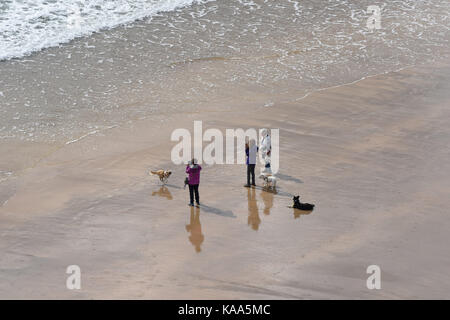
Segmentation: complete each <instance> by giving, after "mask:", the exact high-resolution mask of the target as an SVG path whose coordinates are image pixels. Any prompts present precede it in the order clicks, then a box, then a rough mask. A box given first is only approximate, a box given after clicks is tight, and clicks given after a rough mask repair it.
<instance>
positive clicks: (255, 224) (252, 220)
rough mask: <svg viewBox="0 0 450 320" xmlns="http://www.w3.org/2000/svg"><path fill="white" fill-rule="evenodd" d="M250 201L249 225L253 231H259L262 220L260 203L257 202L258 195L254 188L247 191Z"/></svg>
mask: <svg viewBox="0 0 450 320" xmlns="http://www.w3.org/2000/svg"><path fill="white" fill-rule="evenodd" d="M247 199H248V225H249V226H251V227H252V229H253V230H255V231H257V230H258V228H259V224H260V223H261V219H260V218H259V212H258V203H257V202H256V193H255V189H254V188H248V190H247Z"/></svg>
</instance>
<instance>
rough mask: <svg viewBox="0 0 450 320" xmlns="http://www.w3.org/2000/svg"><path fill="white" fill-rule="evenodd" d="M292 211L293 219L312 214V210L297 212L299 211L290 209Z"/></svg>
mask: <svg viewBox="0 0 450 320" xmlns="http://www.w3.org/2000/svg"><path fill="white" fill-rule="evenodd" d="M292 210H293V211H294V212H293V213H294V219H297V218H300V216H302V215H308V214H310V213H311V212H313V210H309V211H306V210H299V209H295V208H292Z"/></svg>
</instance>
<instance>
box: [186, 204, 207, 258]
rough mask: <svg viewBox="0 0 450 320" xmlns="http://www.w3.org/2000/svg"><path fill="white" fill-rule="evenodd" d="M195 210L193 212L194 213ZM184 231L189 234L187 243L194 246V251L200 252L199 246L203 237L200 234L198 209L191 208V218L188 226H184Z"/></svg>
mask: <svg viewBox="0 0 450 320" xmlns="http://www.w3.org/2000/svg"><path fill="white" fill-rule="evenodd" d="M194 210H195V212H194ZM186 231H187V232H190V233H191V235H190V236H189V241H190V242H191V243H192V244H193V245H194V247H195V251H196V252H200V251H202V248H201V245H202V243H203V240H205V236H204V235H203V233H202V225H201V224H200V208H197V207H196V208H195V209H194V207H191V218H190V222H189V224H188V225H186Z"/></svg>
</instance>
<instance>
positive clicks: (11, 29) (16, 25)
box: [0, 0, 208, 61]
mask: <svg viewBox="0 0 450 320" xmlns="http://www.w3.org/2000/svg"><path fill="white" fill-rule="evenodd" d="M202 2H208V0H115V1H111V0H84V1H73V0H58V1H48V0H6V1H2V2H0V61H1V60H8V59H11V58H17V57H23V56H26V55H29V54H31V53H33V52H36V51H40V50H42V49H45V48H49V47H54V46H58V45H59V44H62V43H66V42H69V41H71V40H73V39H75V38H77V37H82V36H88V35H90V34H92V33H94V32H97V31H100V30H103V29H109V28H113V27H116V26H119V25H123V24H127V23H130V22H133V21H136V20H141V19H144V18H148V17H152V16H154V15H157V14H158V13H161V12H169V11H173V10H177V9H179V8H183V7H186V6H189V5H193V4H195V3H202Z"/></svg>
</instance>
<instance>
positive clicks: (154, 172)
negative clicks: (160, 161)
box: [150, 170, 158, 174]
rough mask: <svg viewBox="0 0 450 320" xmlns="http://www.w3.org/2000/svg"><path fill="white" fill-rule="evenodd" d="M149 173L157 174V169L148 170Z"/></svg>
mask: <svg viewBox="0 0 450 320" xmlns="http://www.w3.org/2000/svg"><path fill="white" fill-rule="evenodd" d="M150 174H158V172H157V171H153V170H150Z"/></svg>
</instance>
